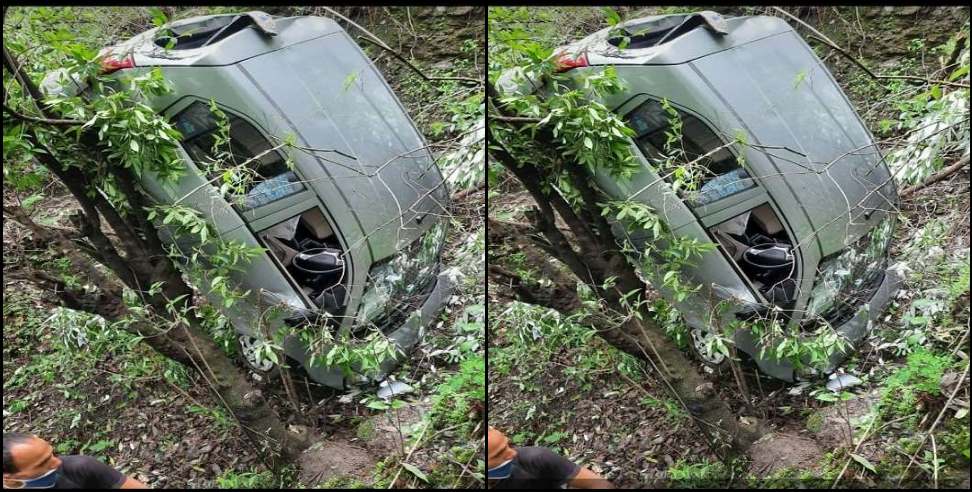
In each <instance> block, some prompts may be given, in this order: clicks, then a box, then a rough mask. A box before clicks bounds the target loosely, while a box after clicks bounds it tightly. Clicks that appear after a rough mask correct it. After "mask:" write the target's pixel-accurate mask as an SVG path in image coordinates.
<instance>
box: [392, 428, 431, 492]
mask: <svg viewBox="0 0 972 492" xmlns="http://www.w3.org/2000/svg"><path fill="white" fill-rule="evenodd" d="M429 427H432V421H431V420H428V421H426V423H425V427H422V433H421V434H419V436H418V439H416V440H415V444H414V445H412V449H411V450H410V451H409V452H408V454H407V455H406V456H405V458H404V459H403V460H402V463H405V462H407V461H408V459H409V458H411V457H412V453H414V452H415V450H416V449H418V445H419V444H421V443H422V437H423V436H425V431H427V430H429ZM402 468H404V466H402V465H401V464H399V465H398V471H397V472H395V477H394V478H392V479H391V482H389V483H388V488H392V487H394V486H395V481H396V480H398V476H399V475H401V473H402Z"/></svg>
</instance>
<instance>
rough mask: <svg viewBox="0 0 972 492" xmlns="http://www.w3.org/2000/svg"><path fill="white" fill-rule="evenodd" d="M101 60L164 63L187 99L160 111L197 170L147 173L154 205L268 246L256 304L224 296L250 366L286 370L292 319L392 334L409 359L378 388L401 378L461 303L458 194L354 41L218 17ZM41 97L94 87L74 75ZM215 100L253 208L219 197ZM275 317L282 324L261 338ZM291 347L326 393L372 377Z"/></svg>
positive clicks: (319, 27) (253, 267) (269, 21)
mask: <svg viewBox="0 0 972 492" xmlns="http://www.w3.org/2000/svg"><path fill="white" fill-rule="evenodd" d="M101 56H102V57H103V58H102V60H103V61H102V66H103V67H104V69H105V71H106V72H112V74H111V76H112V77H126V76H137V75H140V74H143V73H145V72H146V71H149V70H152V69H154V68H155V67H158V68H159V69H161V71H162V74H163V75H164V77H165V78H166V79H167V80H168V81H169V82H170V83H171V84H172V87H173V88H174V90H173V91H172V92H170V93H168V94H165V95H163V96H158V97H155V98H153V99H151V100H149V101H146V103H147V104H149V105H150V106H151V107H152V108H153V109H155V110H157V111H158V112H159V113H160V114H162V115H164V116H165V118H167V119H168V120H169V121H170V122H171V123H172V124H173V126H174V127H175V128H176V129H178V130H179V132H180V133H181V134H182V140H181V147H182V151H181V152H182V157H183V159H184V161H185V166H186V169H187V173H186V175H185V176H184V177H182V178H181V179H180V180H179V181H178V182H177V183H176V184H175V185H174V186H173V185H171V184H169V183H166V184H163V183H162V182H161V181H160V180H159V179H158V177H157V176H153V175H151V174H146V175H143V176H142V178H141V180H142V181H141V184H142V186H143V188H144V189H145V190H146V191H147V192H148V193H149V195H150V196H151V198H152V199H153V200H154V201H155V202H156V203H160V204H173V203H178V204H180V205H185V206H188V207H191V208H193V209H195V210H196V211H198V212H200V213H202V214H203V216H204V217H205V218H206V219H207V220H208V221H209V222H210V223H211V224H213V225H214V226H215V229H216V231H217V232H218V233H219V235H220V236H221V237H222V238H223V239H225V240H235V241H240V242H242V243H244V244H245V245H247V246H254V247H255V246H259V247H262V248H264V249H265V250H266V253H265V254H263V255H261V256H259V257H257V258H254V259H253V260H252V261H251V262H250V263H249V264H247V265H245V269H244V271H242V272H240V273H238V274H236V275H235V276H234V278H233V279H232V281H233V282H234V286H236V287H238V288H239V289H240V290H241V291H247V290H248V291H250V292H251V297H252V298H251V299H249V300H248V302H237V303H235V304H233V305H232V306H231V307H230V308H225V307H222V306H223V303H222V302H220V300H219V299H213V301H214V304H215V305H216V306H221V309H222V310H223V312H224V314H225V315H226V317H227V318H228V319H229V320H230V321H231V322H232V324H233V326H234V327H235V329H236V330H237V331H238V332H239V334H240V344H241V349H242V353H243V354H244V355H245V356H246V357H245V359H246V360H247V362H248V363H249V364H250V365H251V367H252V368H253V369H255V370H257V371H263V372H265V371H269V370H271V369H273V367H274V364H273V363H272V362H271V361H269V360H267V359H266V358H265V357H261V356H260V354H259V348H260V347H261V343H262V342H261V340H265V339H266V338H267V337H268V336H269V334H272V333H273V331H274V330H275V329H276V328H278V327H279V326H281V325H280V323H289V324H292V325H299V324H302V323H315V324H314V325H313V326H320V328H319V329H322V330H324V329H327V330H333V333H338V331H339V330H343V331H344V333H350V334H352V335H359V334H366V333H369V332H370V331H371V330H380V331H381V332H382V333H383V334H385V335H386V336H387V337H388V339H389V340H391V341H392V342H394V344H395V345H396V346H397V347H398V348H399V349H400V350H401V352H400V353H399V357H396V358H390V359H388V360H386V362H385V363H384V364H383V365H382V367H381V374H378V375H377V377H378V378H380V377H382V375H383V374H386V373H387V372H388V371H390V370H391V369H392V368H394V367H395V366H396V365H397V363H398V362H400V359H401V357H400V356H401V354H403V353H407V352H408V351H409V350H410V349H411V348H413V347H414V346H415V345H416V344H417V343H418V341H419V340H420V339H421V338H422V336H423V332H424V329H425V327H426V326H427V325H428V324H429V322H430V321H431V320H432V319H433V317H434V316H435V315H436V313H437V311H438V310H439V309H440V308H441V307H442V305H443V304H444V301H445V300H446V299H447V298H448V297H449V292H450V289H451V287H450V281H449V279H448V277H447V276H446V275H443V274H442V273H441V272H440V253H441V250H442V246H443V244H444V240H445V235H446V222H447V220H445V219H443V217H444V215H445V214H444V211H445V210H446V208H447V206H448V200H449V195H448V191H447V189H446V186H445V183H444V182H443V177H442V175H441V174H440V172H439V170H438V168H437V166H436V165H435V163H434V160H433V158H432V155H431V154H430V152H429V150H428V147H427V143H426V142H425V139H424V138H423V136H422V135H421V134H420V133H419V132H418V130H417V129H416V127H415V124H414V123H413V122H412V120H411V119H410V118H409V116H408V115H407V114H406V112H405V109H404V108H403V106H402V104H401V103H400V102H399V100H398V99H397V98H396V97H395V95H394V93H393V92H392V90H391V89H390V88H389V86H388V84H387V83H386V82H385V80H384V79H383V78H382V76H381V75H380V73H379V72H378V70H377V69H376V68H375V66H374V65H373V64H372V63H371V61H370V60H369V58H368V57H367V56H366V55H365V53H364V52H362V50H361V49H360V48H359V47H358V45H357V44H355V42H354V41H353V40H352V38H351V37H350V36H349V35H348V33H346V32H345V31H344V30H343V29H342V28H341V27H340V26H339V25H338V24H337V23H336V22H334V21H333V20H331V19H328V18H324V17H315V16H298V17H273V16H269V15H267V14H265V13H263V12H249V13H244V14H228V15H211V16H202V17H193V18H189V19H185V20H180V21H177V22H172V23H169V24H167V25H165V26H162V27H160V28H156V29H152V30H149V31H146V32H144V33H142V34H139V35H137V36H135V37H133V38H132V39H130V40H128V41H125V42H123V43H121V44H119V45H117V46H112V47H110V48H106V49H105V50H103V51H102V53H101ZM349 81H350V82H349ZM43 86H44V88H45V90H47V92H48V93H52V94H62V95H63V94H76V93H79V92H82V93H83V91H85V90H86V87H85V86H84V85H83V84H82V83H81V82H80V81H78V80H76V79H72V78H71V77H64V76H63V75H62V74H51V75H49V76H48V78H47V79H46V80H45V83H44V84H43ZM211 104H215V105H216V107H217V108H218V110H219V111H221V112H222V113H223V114H225V118H226V120H227V121H228V126H229V137H230V140H229V146H230V152H231V154H232V161H233V162H236V163H244V162H247V161H248V160H249V161H250V163H249V164H248V165H247V166H248V168H249V170H250V171H251V172H252V174H253V175H254V176H255V179H253V181H252V182H251V183H250V184H249V185H248V187H247V189H246V190H245V196H243V197H242V198H243V199H242V200H235V201H234V200H230V201H228V200H227V199H225V198H224V197H223V196H221V195H220V193H219V192H218V190H217V188H216V187H215V186H214V184H219V183H220V180H219V179H218V178H219V174H218V170H212V169H209V170H208V172H207V163H209V162H211V161H212V155H211V154H212V152H213V150H212V149H213V143H214V139H215V138H217V134H216V130H217V122H218V119H217V115H216V114H214V112H213V111H212V108H211V106H210V105H211ZM287 138H290V139H291V143H292V144H293V145H292V147H290V148H288V149H287V151H286V153H285V151H284V146H282V145H281V144H282V142H283V141H284V140H285V139H287ZM160 234H162V235H163V240H165V241H167V242H168V243H170V244H174V245H178V246H180V247H182V248H183V251H188V248H189V247H191V246H192V241H193V239H192V238H187V237H181V236H180V237H174V235H172V233H171V231H169V230H168V229H167V228H165V227H163V228H161V229H160ZM201 290H204V291H206V290H208V289H201ZM204 294H205V292H204ZM207 295H208V294H207ZM270 306H278V307H282V309H283V312H284V315H283V316H280V317H278V318H279V319H278V320H276V321H274V323H277V325H274V326H270V327H269V329H268V328H267V327H265V326H264V327H261V326H258V325H259V323H258V322H257V321H256V320H260V319H263V318H265V316H264V314H265V313H266V311H267V309H268V308H269V307H270ZM321 318H325V321H326V322H323V323H321V322H320V320H321ZM284 349H285V353H286V354H287V355H288V356H290V357H291V358H293V359H294V360H296V361H297V362H299V363H301V364H303V365H304V368H305V369H306V370H307V372H308V373H309V375H310V376H311V377H312V378H313V379H314V380H316V381H318V382H320V383H322V384H325V385H328V386H332V387H336V388H343V387H345V386H346V385H347V384H350V383H355V382H360V381H361V380H362V379H363V377H362V376H361V375H360V374H359V375H356V376H355V377H350V378H349V377H346V376H345V375H344V374H343V373H342V371H340V370H338V369H337V368H326V367H324V366H323V365H321V364H311V363H309V362H310V361H309V358H310V354H309V348H308V346H307V345H306V344H305V343H304V342H302V341H301V340H299V339H297V338H296V337H294V336H288V338H287V339H286V340H285V343H284ZM316 349H317V353H327V351H328V347H316ZM365 379H366V378H365Z"/></svg>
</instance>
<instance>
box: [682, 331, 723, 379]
mask: <svg viewBox="0 0 972 492" xmlns="http://www.w3.org/2000/svg"><path fill="white" fill-rule="evenodd" d="M689 333H690V334H691V337H692V340H691V343H690V344H689V345H690V346H691V347H692V353H694V354H695V357H696V358H698V359H699V361H701V362H702V363H703V364H705V366H706V367H708V368H710V369H712V370H713V371H714V372H716V373H717V374H720V373H722V372H723V371H725V370H727V369H728V367H729V361H728V359H729V358H728V357H726V355H725V354H723V353H722V352H719V351H717V350H714V349H713V350H710V349H709V341H710V340H712V338H713V337H714V336H715V335H713V334H712V332H710V331H708V330H703V329H701V328H691V329H690V332H689Z"/></svg>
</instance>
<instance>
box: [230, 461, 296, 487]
mask: <svg viewBox="0 0 972 492" xmlns="http://www.w3.org/2000/svg"><path fill="white" fill-rule="evenodd" d="M297 473H298V472H297V469H296V467H294V466H286V467H284V468H283V469H282V470H280V471H279V472H278V473H274V472H272V471H270V470H263V471H246V472H239V471H237V470H226V471H225V472H223V474H222V475H220V476H219V477H217V478H216V487H218V488H221V489H277V488H290V487H294V486H295V485H296V482H297Z"/></svg>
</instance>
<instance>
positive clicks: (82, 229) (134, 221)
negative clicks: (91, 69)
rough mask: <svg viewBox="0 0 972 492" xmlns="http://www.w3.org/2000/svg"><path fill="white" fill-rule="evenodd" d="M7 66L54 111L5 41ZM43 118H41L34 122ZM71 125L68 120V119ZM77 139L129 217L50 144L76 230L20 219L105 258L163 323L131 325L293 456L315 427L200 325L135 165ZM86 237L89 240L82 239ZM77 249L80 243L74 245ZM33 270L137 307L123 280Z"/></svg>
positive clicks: (99, 307)
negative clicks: (125, 297) (288, 419)
mask: <svg viewBox="0 0 972 492" xmlns="http://www.w3.org/2000/svg"><path fill="white" fill-rule="evenodd" d="M3 52H4V67H5V68H7V69H8V70H9V71H10V72H11V74H12V75H14V77H15V78H16V79H17V80H18V81H19V82H20V83H21V85H22V86H23V88H24V91H25V93H26V94H28V95H29V96H30V97H31V98H33V99H34V101H35V102H36V103H37V104H36V105H37V107H38V108H40V109H41V111H42V113H43V114H44V116H45V117H47V118H49V119H53V118H56V116H57V115H53V114H51V113H50V112H49V111H48V110H46V109H45V108H44V106H43V103H42V102H41V100H42V98H41V94H40V91H39V90H38V88H37V86H36V84H34V82H33V81H32V80H31V79H30V77H29V76H28V74H27V73H26V72H25V71H24V70H23V68H22V67H23V65H21V64H20V63H19V62H18V61H17V60H16V58H15V57H14V56H13V54H11V53H10V52H9V51H8V50H7V47H6V46H4V47H3ZM35 124H43V123H35ZM67 128H70V127H66V129H67ZM25 133H26V138H29V139H31V140H32V142H33V143H34V145H35V146H40V144H39V142H40V139H38V138H37V137H36V135H35V134H34V133H33V130H32V128H31V129H30V131H28V132H25ZM80 137H81V138H80V139H79V141H80V143H81V145H82V146H83V147H84V148H85V149H86V151H87V154H88V157H89V158H90V159H91V161H93V162H95V163H103V165H104V166H105V167H106V168H107V169H109V170H110V172H111V173H112V174H113V175H114V176H115V177H116V179H117V180H118V182H119V185H120V188H121V190H122V192H123V193H125V194H126V196H127V198H128V199H129V200H130V202H131V204H132V205H133V206H132V207H131V211H130V212H129V215H128V216H127V217H122V216H121V214H119V213H118V211H117V210H115V209H114V208H113V207H112V206H111V204H110V203H109V202H108V201H107V200H105V198H104V197H102V196H101V195H100V194H98V193H89V192H90V191H93V190H94V189H95V184H94V180H93V179H92V177H91V176H89V175H88V173H86V172H85V171H84V170H82V169H78V168H75V167H69V166H65V165H63V164H62V163H61V162H60V161H59V160H58V159H57V157H56V153H55V151H54V149H45V150H46V153H43V152H42V153H37V154H36V158H37V159H38V160H40V161H41V162H42V163H43V164H44V165H45V166H46V167H47V168H48V169H50V170H51V172H52V173H54V174H55V175H56V176H57V178H58V179H59V180H60V181H61V182H62V183H63V184H64V185H65V186H66V187H67V188H68V189H69V190H70V191H71V193H72V195H73V196H74V198H75V199H76V200H77V201H78V202H79V203H80V204H81V208H82V212H80V213H78V214H76V215H75V216H74V217H73V219H72V220H73V222H74V223H75V227H76V228H77V231H76V232H77V234H76V237H67V236H66V235H65V233H64V232H63V231H61V230H57V229H52V228H45V227H43V226H40V225H39V224H36V223H34V222H33V221H31V220H29V217H28V216H27V214H26V213H23V211H22V210H20V212H21V213H19V214H17V213H16V211H13V210H11V213H12V214H13V215H14V216H15V217H19V218H20V219H23V220H18V221H20V222H22V223H24V222H26V223H24V225H25V226H27V227H29V228H31V229H32V231H33V232H34V235H35V238H42V239H48V240H53V241H54V243H55V244H56V245H57V246H58V247H59V248H60V249H61V250H62V251H65V250H71V249H72V248H71V247H72V246H73V247H74V248H75V249H80V250H81V251H82V252H84V253H85V254H87V256H89V257H91V258H92V259H93V260H94V261H97V262H98V263H101V264H103V265H104V266H106V267H107V268H108V269H109V270H110V271H111V272H112V273H113V274H115V276H117V278H118V279H119V280H120V281H121V282H122V283H123V284H124V285H126V286H127V287H129V288H131V289H132V290H134V291H135V292H137V293H139V294H140V295H141V296H142V300H143V302H144V303H145V305H146V307H148V308H150V311H152V312H153V314H155V315H157V317H158V318H157V319H158V320H159V322H160V323H161V324H165V325H167V326H166V327H165V328H159V327H158V326H156V324H155V323H154V322H147V321H142V322H140V323H135V324H133V325H131V326H130V329H131V330H132V331H133V332H136V333H138V334H140V335H149V336H146V337H145V338H144V340H145V342H146V343H148V344H149V345H150V346H151V347H152V348H153V349H155V350H156V351H157V352H159V353H160V354H162V355H164V356H165V357H168V358H170V359H173V360H175V361H177V362H179V363H181V364H183V365H186V366H188V367H189V368H191V369H192V370H194V371H197V372H199V373H200V374H201V375H202V376H203V377H204V378H205V379H206V380H207V382H208V383H209V384H210V388H211V389H212V390H213V392H214V393H215V395H216V397H217V398H218V399H219V400H220V401H221V402H222V403H223V404H224V405H225V406H226V407H227V409H228V410H229V411H230V412H231V413H232V414H233V415H234V416H235V417H236V418H237V420H238V421H239V423H240V425H241V427H242V428H243V429H244V431H245V432H246V433H247V435H248V436H250V437H254V438H257V439H259V441H260V442H266V441H268V440H269V441H270V445H269V446H266V445H264V446H262V448H263V449H261V450H260V452H261V454H262V453H263V452H264V450H265V449H269V450H271V451H273V452H274V453H279V454H280V456H281V458H283V459H284V460H285V461H292V460H294V459H295V458H296V457H297V456H298V455H299V454H300V452H301V451H302V450H303V449H305V448H306V447H307V446H308V445H309V444H310V440H309V438H310V437H312V436H311V434H310V433H309V432H308V431H307V430H306V429H304V430H302V429H301V428H296V429H297V432H291V431H290V430H288V429H287V426H286V425H285V423H284V422H283V421H281V419H280V418H279V417H278V416H277V415H276V413H275V412H274V411H273V410H272V409H271V408H270V406H269V404H268V402H267V400H266V399H265V398H264V397H263V395H262V393H261V392H260V390H258V389H256V388H255V387H253V385H251V384H250V382H249V380H248V379H247V374H246V371H245V370H243V369H242V368H240V367H239V366H238V365H237V364H236V363H235V362H234V361H233V360H232V359H230V358H229V357H228V356H227V355H226V354H225V353H224V352H223V351H222V350H221V349H220V348H219V346H218V345H217V344H216V342H215V341H214V340H212V339H211V338H210V337H209V336H208V335H207V334H206V331H205V329H204V328H203V327H202V324H201V320H200V319H199V318H197V317H196V316H195V314H194V313H193V312H191V311H190V310H189V309H188V308H189V307H191V306H192V299H193V295H192V294H193V291H192V289H191V288H190V287H189V286H188V285H187V284H186V283H185V282H184V281H183V279H182V274H181V272H180V271H179V270H178V269H177V268H176V267H175V265H174V264H173V262H172V261H171V260H169V259H168V255H167V253H166V251H165V250H164V249H163V247H162V243H161V241H160V240H159V238H158V231H157V230H156V229H155V227H154V226H153V225H152V223H151V222H150V221H149V220H148V218H147V212H146V211H145V210H144V208H143V207H142V205H143V202H142V197H141V195H140V193H141V192H140V191H139V190H138V189H137V185H136V184H135V181H134V179H133V178H132V176H131V173H130V171H128V170H127V169H125V168H124V167H123V166H122V165H121V164H120V163H114V162H110V161H109V159H108V158H107V155H106V154H105V153H104V152H103V150H102V148H101V146H100V144H99V138H98V137H97V134H96V133H95V132H93V131H92V130H91V129H87V130H85V131H83V132H82V133H81V136H80ZM101 218H105V219H106V220H107V222H108V223H109V225H110V226H111V228H112V230H113V231H114V232H115V234H116V235H117V237H118V241H117V242H118V243H119V245H118V248H120V249H118V248H116V245H115V243H113V242H112V241H110V240H109V239H108V237H107V235H106V234H105V232H104V231H103V230H102V221H101ZM82 241H84V242H85V243H84V244H86V246H78V244H79V242H82ZM74 253H76V251H74ZM68 256H69V257H70V258H71V260H72V263H73V264H74V266H75V267H79V266H80V267H81V268H80V269H79V270H80V271H81V272H89V273H90V272H96V271H97V270H96V269H95V268H94V267H93V265H92V264H91V263H90V261H86V260H85V259H84V258H83V257H82V256H81V255H77V254H71V253H69V255H68ZM31 278H32V279H33V280H34V281H35V282H36V283H38V284H39V285H40V286H41V287H44V288H49V289H53V290H54V291H55V292H57V294H58V296H59V297H60V299H61V300H62V302H63V303H64V304H65V305H66V306H67V307H70V308H73V309H79V310H84V311H88V312H91V313H95V314H98V315H100V316H102V317H104V318H105V319H107V320H109V321H116V320H120V319H123V318H126V317H128V316H129V315H130V314H131V313H129V310H128V309H127V307H126V306H125V305H124V303H123V301H122V288H121V286H120V285H118V283H117V282H111V281H109V280H107V279H103V278H91V279H89V280H90V281H91V282H92V283H94V284H95V285H96V287H98V289H97V290H96V291H95V292H93V293H92V292H84V291H78V290H74V289H71V288H69V287H68V286H67V285H65V283H64V282H63V281H62V280H61V279H60V278H59V277H56V276H53V275H51V274H49V273H45V272H35V274H34V275H33V276H31ZM156 282H161V283H162V284H163V289H162V292H161V293H159V294H155V295H153V296H147V295H145V294H144V290H147V289H148V286H151V285H153V284H155V283H156ZM179 296H184V297H183V300H182V301H181V302H179V303H178V305H177V306H176V309H180V308H181V311H182V312H184V313H187V314H185V318H184V319H185V320H187V322H182V321H180V320H178V319H175V318H174V317H173V316H172V315H171V314H169V311H168V304H169V303H170V300H172V299H176V298H178V297H179Z"/></svg>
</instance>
